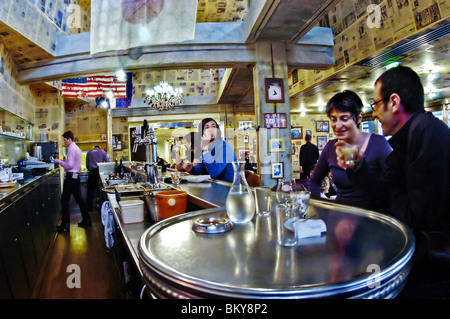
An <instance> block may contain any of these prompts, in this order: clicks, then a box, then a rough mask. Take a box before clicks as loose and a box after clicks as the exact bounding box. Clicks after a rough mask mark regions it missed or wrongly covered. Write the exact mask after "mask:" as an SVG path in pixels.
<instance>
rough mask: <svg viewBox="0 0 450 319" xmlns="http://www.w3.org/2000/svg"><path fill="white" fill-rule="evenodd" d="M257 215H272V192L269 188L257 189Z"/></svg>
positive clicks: (261, 187)
mask: <svg viewBox="0 0 450 319" xmlns="http://www.w3.org/2000/svg"><path fill="white" fill-rule="evenodd" d="M254 190H255V201H256V214H257V215H258V216H268V215H270V204H271V199H270V198H271V194H272V190H271V188H270V187H267V186H260V187H255V188H254Z"/></svg>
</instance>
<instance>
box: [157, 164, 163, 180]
mask: <svg viewBox="0 0 450 319" xmlns="http://www.w3.org/2000/svg"><path fill="white" fill-rule="evenodd" d="M158 182H160V183H161V182H164V175H163V171H162V166H161V165H158Z"/></svg>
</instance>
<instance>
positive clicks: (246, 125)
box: [239, 121, 253, 131]
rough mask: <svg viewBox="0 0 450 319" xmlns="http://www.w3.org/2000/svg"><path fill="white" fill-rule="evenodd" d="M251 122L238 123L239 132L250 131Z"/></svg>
mask: <svg viewBox="0 0 450 319" xmlns="http://www.w3.org/2000/svg"><path fill="white" fill-rule="evenodd" d="M252 126H253V122H252V121H239V131H250V130H251V129H252V128H253V127H252Z"/></svg>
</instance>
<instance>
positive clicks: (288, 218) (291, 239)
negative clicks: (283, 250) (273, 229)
mask: <svg viewBox="0 0 450 319" xmlns="http://www.w3.org/2000/svg"><path fill="white" fill-rule="evenodd" d="M294 215H295V213H294V211H293V209H292V208H291V207H289V206H286V205H284V204H278V205H277V206H276V219H277V242H278V245H280V246H287V247H292V246H295V245H296V244H297V234H296V227H295V225H294V222H293V220H295V216H294ZM287 223H291V227H292V228H293V229H292V230H290V229H288V227H287Z"/></svg>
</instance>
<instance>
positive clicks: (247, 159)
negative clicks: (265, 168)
mask: <svg viewBox="0 0 450 319" xmlns="http://www.w3.org/2000/svg"><path fill="white" fill-rule="evenodd" d="M244 158H245V167H244V169H245V170H247V171H252V172H254V173H256V171H257V169H256V166H255V164H254V163H253V161H250V152H245V154H244Z"/></svg>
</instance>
